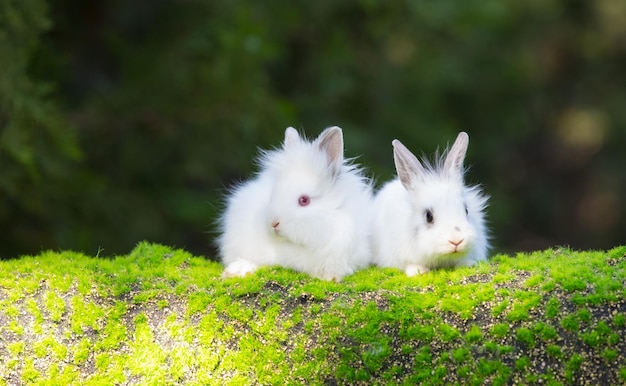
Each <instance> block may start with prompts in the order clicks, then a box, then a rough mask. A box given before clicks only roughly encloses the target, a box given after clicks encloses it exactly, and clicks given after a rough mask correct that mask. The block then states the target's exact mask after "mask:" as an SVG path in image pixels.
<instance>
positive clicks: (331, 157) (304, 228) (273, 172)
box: [218, 126, 372, 281]
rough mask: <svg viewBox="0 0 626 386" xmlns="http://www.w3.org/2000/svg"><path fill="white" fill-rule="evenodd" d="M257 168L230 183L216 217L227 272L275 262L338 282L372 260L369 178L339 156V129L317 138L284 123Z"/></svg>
mask: <svg viewBox="0 0 626 386" xmlns="http://www.w3.org/2000/svg"><path fill="white" fill-rule="evenodd" d="M259 161H260V162H259V163H260V168H261V170H260V172H259V173H258V174H257V175H256V177H255V178H253V179H251V180H249V181H247V182H244V183H242V184H241V185H239V186H238V187H236V188H235V189H234V191H233V192H232V194H231V195H230V196H229V197H228V199H227V204H226V210H225V212H224V213H223V215H222V217H221V219H220V226H221V231H222V232H221V235H220V237H219V238H218V244H219V251H220V254H221V259H222V262H223V263H224V265H225V266H226V267H225V270H224V276H225V277H232V276H244V275H246V274H248V273H251V272H254V271H255V270H256V269H257V268H258V267H260V266H268V265H278V266H283V267H287V268H292V269H295V270H297V271H301V272H305V273H308V274H310V275H311V276H314V277H317V278H320V279H324V280H336V281H340V280H341V279H342V278H343V277H344V276H346V275H350V274H352V273H353V272H354V271H356V270H357V269H359V268H363V267H365V266H367V265H369V264H371V253H370V244H369V242H368V240H369V230H370V227H369V224H370V223H371V221H370V214H371V202H372V186H371V182H370V181H369V180H368V179H367V178H365V177H364V176H363V175H362V173H361V170H360V169H359V168H358V167H356V166H355V165H354V164H352V163H350V162H349V161H346V160H344V157H343V134H342V131H341V129H340V128H339V127H336V126H334V127H329V128H327V129H326V130H324V131H323V132H322V133H321V134H320V135H319V137H318V138H317V139H316V140H314V141H312V142H311V141H308V140H306V139H305V138H301V137H300V135H299V134H298V132H297V131H296V130H295V129H294V128H292V127H289V128H287V130H285V141H284V143H283V146H282V148H279V149H275V150H271V151H261V156H260V159H259Z"/></svg>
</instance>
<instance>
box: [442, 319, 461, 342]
mask: <svg viewBox="0 0 626 386" xmlns="http://www.w3.org/2000/svg"><path fill="white" fill-rule="evenodd" d="M439 335H440V339H441V340H442V341H444V342H451V341H454V340H456V339H457V338H458V337H459V335H460V334H459V330H457V329H456V328H454V327H453V326H450V325H449V324H446V323H441V324H440V325H439Z"/></svg>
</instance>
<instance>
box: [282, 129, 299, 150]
mask: <svg viewBox="0 0 626 386" xmlns="http://www.w3.org/2000/svg"><path fill="white" fill-rule="evenodd" d="M299 142H300V134H298V131H297V130H296V129H294V128H293V127H291V126H290V127H288V128H287V130H285V142H284V145H283V148H288V147H290V146H293V145H294V144H296V143H299Z"/></svg>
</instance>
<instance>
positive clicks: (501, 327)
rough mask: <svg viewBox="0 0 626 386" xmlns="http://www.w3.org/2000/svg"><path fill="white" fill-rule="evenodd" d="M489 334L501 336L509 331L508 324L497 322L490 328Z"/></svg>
mask: <svg viewBox="0 0 626 386" xmlns="http://www.w3.org/2000/svg"><path fill="white" fill-rule="evenodd" d="M490 332H491V335H493V336H495V337H497V338H502V337H504V336H505V335H506V334H508V333H509V325H508V324H506V323H498V324H496V325H495V326H493V327H492V328H491V331H490Z"/></svg>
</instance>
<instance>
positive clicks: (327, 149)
mask: <svg viewBox="0 0 626 386" xmlns="http://www.w3.org/2000/svg"><path fill="white" fill-rule="evenodd" d="M315 142H316V144H317V146H318V148H319V149H320V150H321V151H322V152H324V153H326V155H327V157H328V165H329V166H330V167H331V170H332V172H333V174H336V173H338V172H339V170H340V169H341V165H343V132H342V131H341V128H339V127H337V126H333V127H329V128H327V129H326V130H324V131H323V132H322V133H321V134H320V135H319V137H317V140H316V141H315Z"/></svg>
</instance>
